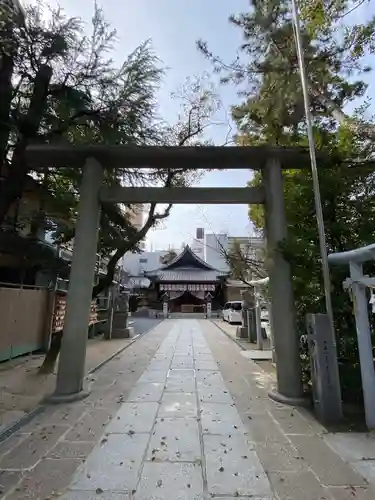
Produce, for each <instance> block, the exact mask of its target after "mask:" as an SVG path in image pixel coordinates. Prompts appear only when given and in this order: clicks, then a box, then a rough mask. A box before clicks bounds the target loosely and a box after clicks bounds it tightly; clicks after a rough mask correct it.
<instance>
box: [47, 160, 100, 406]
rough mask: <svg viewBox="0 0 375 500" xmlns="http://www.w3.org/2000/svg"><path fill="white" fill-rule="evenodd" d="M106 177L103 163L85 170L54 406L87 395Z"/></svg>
mask: <svg viewBox="0 0 375 500" xmlns="http://www.w3.org/2000/svg"><path fill="white" fill-rule="evenodd" d="M103 177H104V171H103V167H102V166H101V165H100V163H99V162H98V161H97V160H96V159H94V158H88V159H87V160H86V163H85V166H84V168H83V177H82V184H81V189H80V198H79V203H78V219H77V223H76V230H75V237H74V248H73V260H72V267H71V271H70V282H69V290H68V297H67V309H66V315H65V321H64V333H63V337H62V345H61V352H60V359H59V365H58V372H57V381H56V389H55V392H54V394H53V395H52V397H51V398H50V401H51V402H56V403H59V402H67V401H74V400H76V399H80V398H83V397H85V396H86V395H87V393H85V392H84V391H83V378H84V375H85V362H86V344H87V331H88V324H89V317H90V307H91V297H92V287H93V283H94V275H95V265H96V253H97V244H98V231H99V216H100V202H99V190H100V187H101V185H102V182H103Z"/></svg>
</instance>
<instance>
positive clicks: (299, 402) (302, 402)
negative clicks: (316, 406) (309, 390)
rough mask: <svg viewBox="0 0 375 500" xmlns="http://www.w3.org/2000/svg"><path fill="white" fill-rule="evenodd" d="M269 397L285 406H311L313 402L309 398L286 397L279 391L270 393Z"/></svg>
mask: <svg viewBox="0 0 375 500" xmlns="http://www.w3.org/2000/svg"><path fill="white" fill-rule="evenodd" d="M268 397H269V398H270V399H272V400H273V401H276V403H282V404H284V405H288V406H305V407H306V406H311V401H310V400H309V399H308V398H304V397H300V398H299V397H297V398H293V397H289V396H284V395H283V394H280V393H279V392H277V391H270V392H269V393H268Z"/></svg>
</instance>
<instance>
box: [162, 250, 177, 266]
mask: <svg viewBox="0 0 375 500" xmlns="http://www.w3.org/2000/svg"><path fill="white" fill-rule="evenodd" d="M176 257H177V252H176V250H173V248H171V249H169V250H168V252H167V253H166V254H165V255H163V257H162V258H161V261H162V264H163V266H165V265H167V264H169V263H170V262H172V260H173V259H175V258H176Z"/></svg>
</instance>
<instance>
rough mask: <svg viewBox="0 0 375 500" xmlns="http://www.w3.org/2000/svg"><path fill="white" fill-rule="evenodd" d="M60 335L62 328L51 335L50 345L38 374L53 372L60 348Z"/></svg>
mask: <svg viewBox="0 0 375 500" xmlns="http://www.w3.org/2000/svg"><path fill="white" fill-rule="evenodd" d="M62 336H63V331H62V330H61V332H58V333H56V334H55V335H53V336H52V339H51V345H50V347H49V349H48V352H47V354H46V357H45V358H44V361H43V364H42V366H41V367H40V368H39V373H40V374H49V373H53V371H54V369H55V365H56V361H57V358H58V357H59V353H60V349H61V342H62Z"/></svg>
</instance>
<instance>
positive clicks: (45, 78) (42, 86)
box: [0, 66, 52, 226]
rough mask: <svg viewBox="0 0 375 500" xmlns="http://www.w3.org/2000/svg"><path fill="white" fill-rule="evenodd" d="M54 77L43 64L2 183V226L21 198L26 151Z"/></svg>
mask: <svg viewBox="0 0 375 500" xmlns="http://www.w3.org/2000/svg"><path fill="white" fill-rule="evenodd" d="M51 77H52V69H51V68H50V66H42V67H41V68H40V70H39V71H38V73H37V75H36V77H35V83H34V91H33V95H32V97H31V101H30V106H29V109H28V112H27V116H26V119H25V122H24V123H23V124H22V127H21V130H20V134H21V136H20V138H19V139H18V141H17V144H16V146H15V149H14V153H13V158H12V164H11V168H10V172H9V175H8V177H7V179H5V180H4V181H3V182H1V183H0V226H1V224H3V222H4V219H5V217H6V216H7V214H8V212H9V209H10V207H11V206H12V204H13V203H14V202H15V201H16V200H17V199H19V198H21V196H22V194H23V190H24V186H25V183H26V179H27V174H28V172H29V166H28V164H27V162H26V159H25V151H26V147H27V146H28V144H29V142H30V139H33V138H35V137H36V135H37V133H38V129H39V125H40V122H41V120H42V117H43V113H44V110H45V106H46V101H47V96H48V87H49V82H50V81H51Z"/></svg>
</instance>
